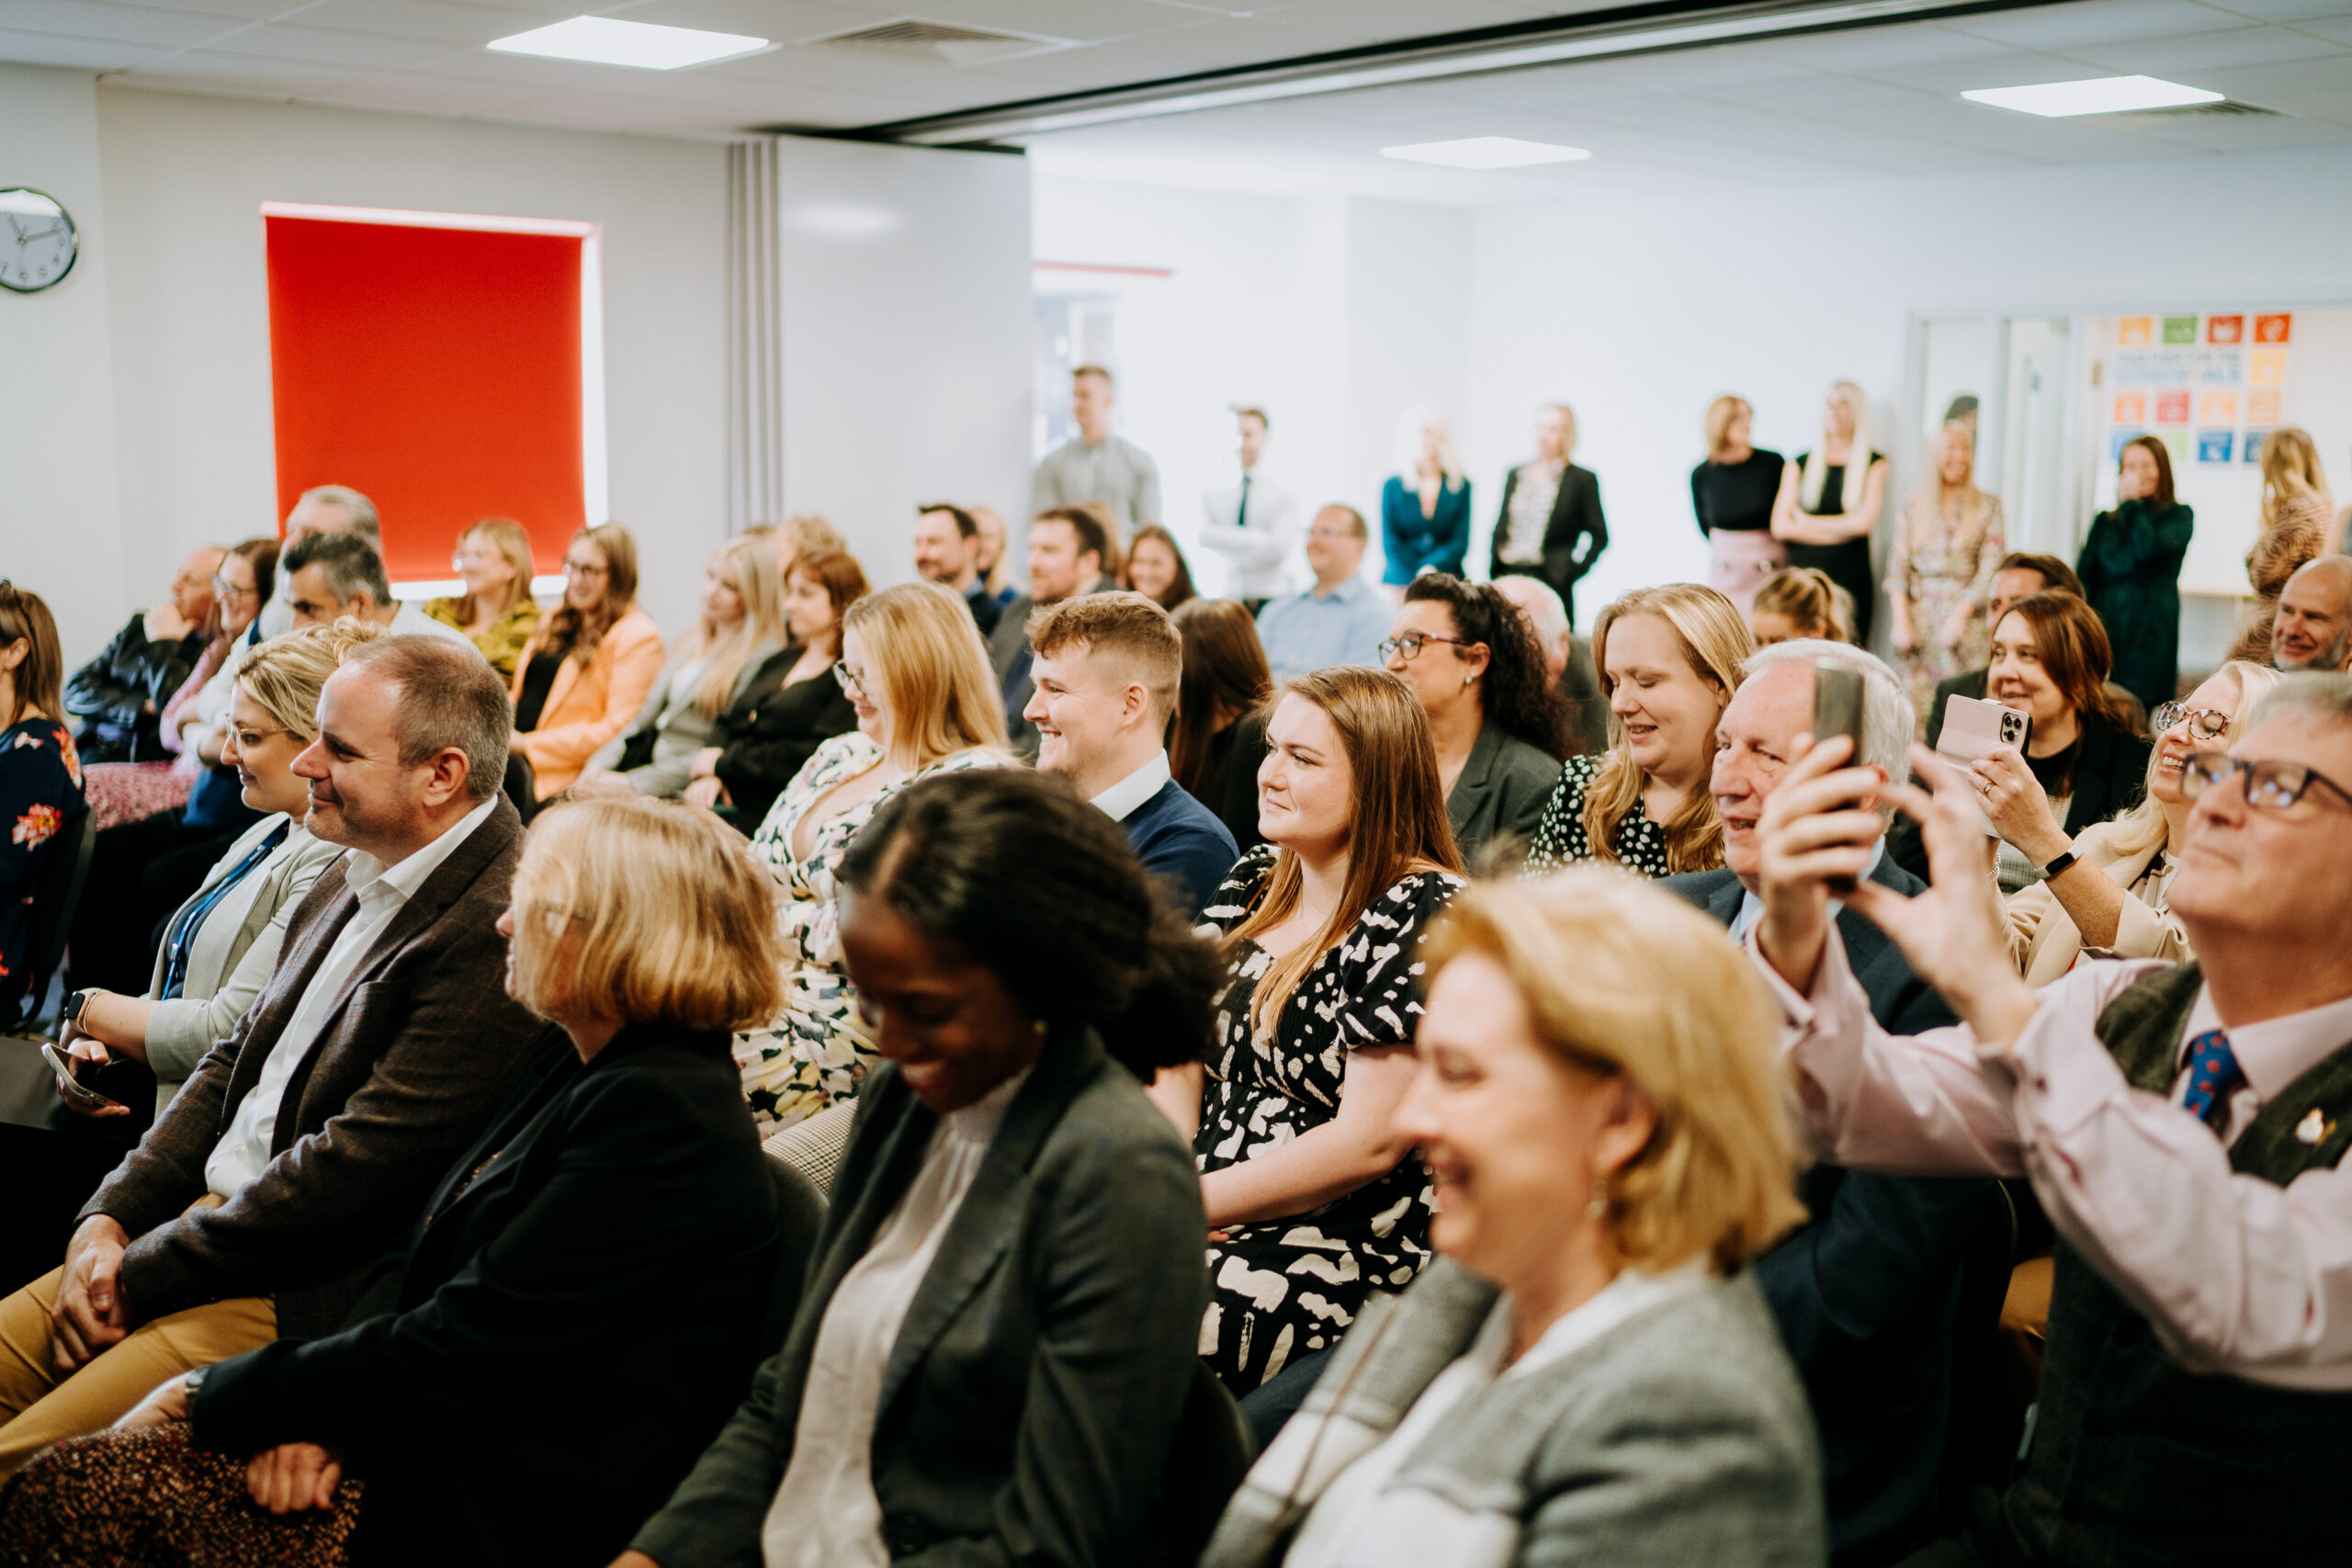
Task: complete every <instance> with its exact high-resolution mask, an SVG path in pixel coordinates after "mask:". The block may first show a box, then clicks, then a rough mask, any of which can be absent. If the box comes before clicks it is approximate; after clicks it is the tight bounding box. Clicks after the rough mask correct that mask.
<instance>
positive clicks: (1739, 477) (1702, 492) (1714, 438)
mask: <svg viewBox="0 0 2352 1568" xmlns="http://www.w3.org/2000/svg"><path fill="white" fill-rule="evenodd" d="M1755 420H1756V411H1755V410H1754V409H1752V408H1750V407H1749V406H1748V403H1747V399H1746V398H1739V397H1734V396H1732V395H1731V394H1730V393H1728V392H1726V393H1724V395H1723V396H1722V397H1720V398H1717V399H1716V400H1714V401H1713V402H1712V403H1709V404H1708V405H1707V421H1706V426H1705V428H1706V434H1707V460H1706V461H1705V462H1703V463H1702V464H1700V465H1699V466H1698V467H1697V468H1693V469H1691V511H1692V512H1693V513H1697V514H1698V518H1699V532H1700V533H1701V534H1702V535H1704V536H1706V540H1707V550H1708V556H1709V560H1708V565H1707V581H1708V582H1709V583H1710V584H1711V585H1713V588H1714V590H1715V592H1718V593H1720V594H1722V595H1723V596H1724V598H1726V599H1728V600H1730V601H1731V602H1732V604H1733V606H1734V607H1735V608H1736V609H1737V610H1738V611H1739V613H1740V614H1741V615H1746V614H1747V604H1748V601H1749V600H1750V599H1752V598H1753V597H1755V594H1756V590H1757V587H1758V584H1760V583H1761V582H1762V581H1764V580H1765V579H1766V578H1768V577H1770V576H1771V575H1772V574H1773V573H1774V572H1776V571H1778V570H1781V568H1782V567H1784V566H1786V565H1788V564H1789V552H1788V549H1787V547H1785V546H1783V545H1782V544H1781V541H1780V540H1778V539H1776V538H1774V537H1773V536H1772V502H1773V500H1774V498H1775V497H1777V496H1778V495H1779V494H1780V493H1781V469H1782V468H1787V467H1788V463H1787V460H1786V459H1784V458H1783V457H1781V455H1780V454H1779V453H1778V452H1768V451H1766V450H1765V449H1764V448H1762V447H1760V446H1756V445H1755V444H1754V442H1753V441H1752V440H1751V439H1750V437H1751V436H1752V434H1754V427H1755Z"/></svg>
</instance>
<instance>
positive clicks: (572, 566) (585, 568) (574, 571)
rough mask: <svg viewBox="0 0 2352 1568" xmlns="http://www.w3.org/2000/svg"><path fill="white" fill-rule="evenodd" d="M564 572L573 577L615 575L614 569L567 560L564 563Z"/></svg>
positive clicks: (587, 562)
mask: <svg viewBox="0 0 2352 1568" xmlns="http://www.w3.org/2000/svg"><path fill="white" fill-rule="evenodd" d="M563 570H564V571H565V573H566V574H567V575H569V576H571V577H610V576H612V574H613V569H612V568H610V567H607V566H597V565H595V564H594V563H593V562H589V561H584V560H566V561H565V562H564V563H563Z"/></svg>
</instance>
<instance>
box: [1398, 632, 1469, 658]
mask: <svg viewBox="0 0 2352 1568" xmlns="http://www.w3.org/2000/svg"><path fill="white" fill-rule="evenodd" d="M1433 642H1443V643H1451V644H1453V646H1454V647H1455V648H1476V646H1477V644H1476V643H1474V642H1471V641H1469V640H1468V639H1467V638H1464V637H1439V636H1438V635H1437V634H1436V633H1434V632H1407V633H1406V634H1405V635H1404V636H1403V637H1383V638H1382V639H1381V642H1380V661H1381V662H1382V663H1383V664H1385V663H1387V662H1388V661H1389V660H1392V659H1394V658H1396V657H1397V655H1398V654H1400V653H1401V654H1403V655H1404V656H1405V660H1406V662H1407V663H1410V662H1411V661H1412V660H1416V659H1419V657H1420V656H1421V649H1423V648H1424V647H1426V646H1427V645H1428V644H1430V643H1433Z"/></svg>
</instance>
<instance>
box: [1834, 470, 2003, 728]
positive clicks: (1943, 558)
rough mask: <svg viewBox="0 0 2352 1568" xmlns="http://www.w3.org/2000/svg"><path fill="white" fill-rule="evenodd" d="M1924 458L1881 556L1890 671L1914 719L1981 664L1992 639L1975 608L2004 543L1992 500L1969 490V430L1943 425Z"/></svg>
mask: <svg viewBox="0 0 2352 1568" xmlns="http://www.w3.org/2000/svg"><path fill="white" fill-rule="evenodd" d="M1927 458H1928V462H1927V471H1926V472H1924V473H1923V474H1921V475H1920V476H1919V488H1918V490H1917V491H1915V492H1914V493H1913V494H1912V495H1911V496H1910V497H1909V499H1907V500H1905V502H1904V503H1903V520H1902V521H1901V523H1899V524H1898V525H1896V527H1895V530H1894V552H1893V553H1892V554H1891V555H1889V556H1888V558H1887V562H1886V608H1887V614H1888V616H1889V617H1890V618H1891V619H1892V621H1893V622H1894V626H1893V637H1894V668H1895V671H1896V672H1897V673H1899V674H1900V675H1901V676H1902V677H1903V683H1904V685H1905V688H1906V689H1907V690H1908V691H1909V692H1910V694H1911V705H1912V706H1913V707H1915V708H1917V710H1918V711H1919V716H1920V717H1921V718H1922V719H1923V720H1924V719H1925V718H1926V717H1927V716H1928V707H1929V706H1930V705H1932V704H1933V703H1934V701H1935V696H1936V687H1937V686H1938V685H1939V683H1940V682H1944V681H1947V680H1949V679H1951V677H1952V676H1954V675H1957V674H1959V673H1960V672H1961V671H1963V670H1974V669H1976V668H1978V667H1979V666H1981V665H1983V664H1984V663H1985V659H1986V658H1987V656H1988V652H1989V650H1990V649H1991V646H1992V636H1993V628H1992V627H1991V626H1987V625H1985V604H1987V603H1988V602H1989V601H1990V600H1991V598H1992V594H1993V573H1994V572H1995V571H1996V570H1999V568H2000V565H2001V558H2002V557H2003V556H2005V555H2007V553H2008V549H2009V546H2008V537H2007V533H2006V532H2005V531H2004V529H2003V528H2002V525H2001V498H2000V497H1999V496H1997V495H1987V494H1985V492H1984V491H1981V490H1979V489H1977V488H1976V436H1975V434H1974V433H1973V432H1972V431H1971V430H1970V429H1969V428H1968V427H1967V426H1966V425H1964V424H1947V425H1945V426H1944V427H1943V429H1942V430H1940V431H1939V432H1938V433H1937V434H1936V436H1935V438H1934V439H1933V440H1931V441H1930V442H1929V443H1928V452H1927ZM1856 608H1857V610H1858V611H1859V609H1860V605H1859V604H1858V605H1857V606H1856Z"/></svg>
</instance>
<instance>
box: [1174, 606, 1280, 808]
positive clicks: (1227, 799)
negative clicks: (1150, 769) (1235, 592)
mask: <svg viewBox="0 0 2352 1568" xmlns="http://www.w3.org/2000/svg"><path fill="white" fill-rule="evenodd" d="M1171 619H1173V620H1174V621H1175V623H1176V631H1177V634H1178V635H1179V636H1180V637H1182V638H1183V639H1184V672H1183V675H1182V679H1181V680H1180V681H1179V682H1178V685H1177V695H1176V722H1175V723H1174V724H1172V725H1170V727H1169V731H1168V766H1169V770H1170V772H1171V773H1174V774H1175V775H1176V782H1177V783H1178V784H1182V785H1183V786H1184V787H1185V788H1186V789H1188V790H1190V791H1191V792H1192V795H1193V799H1195V800H1197V801H1199V802H1200V803H1201V804H1202V805H1203V806H1205V807H1208V808H1209V809H1210V810H1211V811H1212V812H1214V813H1216V819H1217V820H1218V821H1220V822H1222V823H1224V824H1225V830H1226V831H1227V832H1228V833H1230V834H1232V835H1233V842H1234V846H1235V849H1236V851H1237V852H1238V851H1240V850H1246V849H1249V848H1250V846H1252V845H1254V844H1257V843H1259V842H1261V841H1262V840H1260V839H1259V837H1258V764H1259V763H1261V762H1262V761H1265V760H1266V715H1265V706H1266V699H1267V698H1268V697H1270V696H1272V694H1273V690H1274V678H1273V675H1272V671H1269V670H1268V669H1267V668H1266V649H1265V647H1264V645H1263V644H1261V643H1260V642H1259V640H1258V626H1257V623H1256V622H1254V621H1252V620H1251V619H1250V612H1249V611H1248V610H1247V609H1246V608H1244V607H1243V606H1242V605H1241V604H1238V603H1237V602H1236V601H1234V600H1231V599H1188V600H1186V601H1185V602H1184V604H1182V606H1181V607H1180V608H1179V609H1178V610H1177V612H1176V614H1175V615H1173V616H1172V617H1171Z"/></svg>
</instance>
